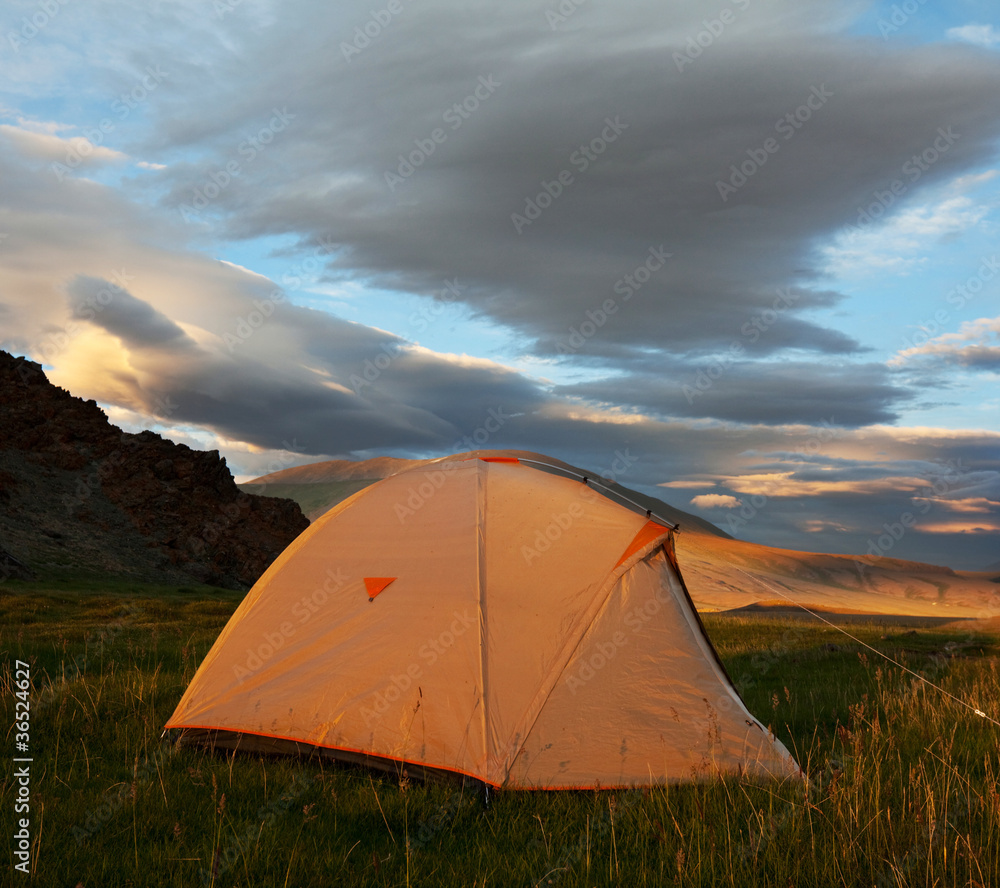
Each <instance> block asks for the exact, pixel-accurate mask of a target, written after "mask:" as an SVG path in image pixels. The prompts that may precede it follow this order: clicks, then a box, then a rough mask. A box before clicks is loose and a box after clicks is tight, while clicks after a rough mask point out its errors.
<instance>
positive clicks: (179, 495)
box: [0, 351, 308, 588]
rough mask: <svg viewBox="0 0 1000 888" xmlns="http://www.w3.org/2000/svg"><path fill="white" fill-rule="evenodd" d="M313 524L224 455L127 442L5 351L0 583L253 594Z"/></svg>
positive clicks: (157, 440)
mask: <svg viewBox="0 0 1000 888" xmlns="http://www.w3.org/2000/svg"><path fill="white" fill-rule="evenodd" d="M307 526H308V521H307V520H306V518H305V517H304V516H303V514H302V511H301V510H300V508H299V506H298V505H297V504H296V503H295V502H293V501H291V500H287V499H275V498H273V497H265V496H252V495H249V494H247V493H244V492H242V491H240V490H239V489H238V488H237V486H236V484H235V482H234V481H233V478H232V475H231V474H230V472H229V469H228V468H227V466H226V461H225V459H223V458H221V457H220V456H219V453H218V451H210V452H203V451H198V450H192V449H191V448H189V447H187V446H185V445H183V444H175V443H173V442H172V441H168V440H165V439H164V438H162V437H160V436H159V435H157V434H155V433H153V432H142V433H140V434H137V435H132V434H127V433H125V432H123V431H122V430H121V429H119V428H118V427H117V426H114V425H112V424H111V423H110V422H109V421H108V418H107V416H106V415H105V414H104V412H103V411H102V410H101V409H100V408H99V407H98V406H97V404H96V403H95V402H94V401H83V400H81V399H80V398H76V397H73V396H72V395H70V394H69V392H67V391H65V390H64V389H61V388H57V387H56V386H54V385H52V384H51V383H50V382H49V381H48V379H47V378H46V376H45V373H44V372H43V371H42V368H41V366H39V365H38V364H35V363H33V362H31V361H28V360H26V359H24V358H16V357H13V356H12V355H10V354H8V353H7V352H4V351H0V578H5V577H7V576H21V577H24V576H28V575H30V574H31V573H32V572H35V573H37V572H39V571H41V572H47V571H53V570H55V571H58V570H73V571H76V572H84V573H98V574H111V575H117V576H124V577H132V578H135V579H143V580H171V581H181V582H183V581H185V580H187V581H190V580H192V579H193V580H196V581H198V582H203V583H210V584H213V585H218V586H226V587H230V588H248V587H249V586H251V585H252V584H253V583H254V582H255V581H256V579H257V578H258V577H259V576H260V575H261V574H262V573H263V572H264V571H265V570H266V569H267V567H268V565H270V563H271V562H272V561H273V560H274V559H275V558H276V557H277V556H278V555H279V554H280V553H281V551H282V550H283V549H284V548H285V547H286V546H287V545H288V544H289V543H290V542H291V541H292V540H294V539H295V537H296V536H298V534H299V533H301V532H302V531H303V530H304V529H305V528H306V527H307Z"/></svg>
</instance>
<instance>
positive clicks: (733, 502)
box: [691, 493, 742, 509]
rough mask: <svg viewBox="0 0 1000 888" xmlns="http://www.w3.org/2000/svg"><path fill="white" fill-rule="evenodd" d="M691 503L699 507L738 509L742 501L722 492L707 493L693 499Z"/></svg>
mask: <svg viewBox="0 0 1000 888" xmlns="http://www.w3.org/2000/svg"><path fill="white" fill-rule="evenodd" d="M691 505H692V506H695V507H696V508H699V509H738V508H739V507H740V505H742V503H741V502H740V500H738V499H737V498H736V497H735V496H725V495H723V494H720V493H706V494H703V495H702V496H696V497H694V498H693V499H692V500H691Z"/></svg>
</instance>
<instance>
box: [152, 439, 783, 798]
mask: <svg viewBox="0 0 1000 888" xmlns="http://www.w3.org/2000/svg"><path fill="white" fill-rule="evenodd" d="M477 454H479V455H473V456H464V458H463V457H455V458H449V459H446V460H444V461H438V462H435V463H431V464H427V465H424V466H420V467H416V468H413V469H410V470H408V471H404V472H401V473H399V474H397V475H394V476H392V477H389V478H386V479H384V480H382V481H379V482H377V483H375V484H373V485H371V486H370V487H367V488H365V489H363V490H361V491H360V492H358V493H356V494H354V495H353V496H351V497H350V498H349V499H346V500H344V501H343V502H341V503H339V504H338V505H336V506H334V507H333V508H332V509H330V511H328V512H327V513H326V514H324V515H323V516H322V517H320V518H319V519H317V520H316V521H315V522H314V523H313V524H312V525H311V526H310V527H309V528H308V529H307V530H306V531H304V532H303V533H302V534H301V535H300V536H299V537H298V539H296V540H295V541H294V542H293V543H292V545H291V546H289V547H288V548H287V549H286V550H285V552H283V553H282V555H281V556H280V557H279V558H278V559H277V560H276V561H275V562H274V564H273V565H272V566H271V567H270V569H269V570H268V571H267V572H266V573H265V574H264V575H263V576H262V577H261V579H260V580H259V581H258V582H257V584H256V585H255V586H254V587H253V589H252V590H251V591H250V592H249V593H248V594H247V596H246V598H245V599H244V601H243V602H242V603H241V605H240V606H239V608H238V609H237V610H236V612H235V613H234V614H233V616H232V618H231V619H230V620H229V623H228V624H227V625H226V627H225V629H224V630H223V631H222V633H221V635H220V636H219V638H218V639H217V641H216V642H215V644H214V646H213V647H212V649H211V650H210V651H209V653H208V655H207V656H206V658H205V660H204V661H203V662H202V664H201V666H200V668H199V669H198V671H197V673H196V674H195V676H194V678H193V680H192V681H191V684H190V686H189V687H188V688H187V691H186V692H185V694H184V696H183V698H182V699H181V701H180V703H179V705H178V706H177V709H176V711H175V712H174V714H173V716H172V717H171V718H170V720H169V722H168V723H167V726H166V727H167V728H180V729H183V732H182V734H181V739H182V740H183V741H184V742H193V743H205V744H209V745H212V746H215V747H221V748H227V749H244V750H251V751H272V752H300V753H301V752H309V753H319V754H322V755H327V756H330V757H332V758H335V759H340V760H345V761H351V762H362V763H367V764H369V765H374V766H376V767H382V768H389V769H398V770H402V768H404V767H405V768H406V769H407V770H408V773H410V774H413V775H417V776H421V775H422V776H441V775H465V776H468V777H472V778H475V779H477V780H480V781H482V782H483V783H485V784H487V785H489V786H494V787H509V788H525V789H581V788H611V787H631V786H637V785H648V784H657V783H664V782H678V781H686V780H695V779H701V778H707V777H711V776H714V775H717V774H720V773H742V774H747V775H751V776H760V777H766V776H777V777H799V776H801V772H800V770H799V768H798V765H797V764H796V763H795V761H794V760H793V759H792V757H791V755H790V754H789V753H788V751H787V750H786V749H785V747H784V746H782V744H781V743H780V742H778V741H777V740H776V739H775V738H774V737H773V736H772V735H770V734H769V732H768V730H767V729H766V728H765V727H764V726H763V725H762V724H761V723H760V722H758V721H757V719H755V718H754V717H753V716H752V715H751V714H750V713H749V712H748V711H747V709H746V707H745V705H744V704H743V701H742V700H741V699H740V697H739V694H738V693H737V692H736V690H735V688H734V687H733V684H732V682H731V681H730V679H729V677H728V676H727V674H726V671H725V669H724V667H723V666H722V664H721V662H720V661H719V659H718V656H717V655H716V653H715V650H714V649H713V647H712V645H711V642H710V641H709V639H708V637H707V636H706V634H705V631H704V629H703V627H702V624H701V621H700V619H699V617H698V614H697V612H696V610H695V608H694V606H693V605H692V603H691V599H690V597H689V596H688V593H687V590H686V589H685V587H684V583H683V581H682V579H681V576H680V572H679V569H678V565H677V560H676V557H675V553H674V547H673V534H674V527H673V526H672V525H671V524H670V523H669V522H667V521H665V520H662V519H659V518H657V517H655V516H652V514H651V513H649V512H645V511H641V510H638V509H636V508H632V507H631V506H630V505H629V504H628V503H625V502H622V501H620V498H618V497H615V496H612V495H608V493H609V492H607V493H606V492H602V491H601V490H599V489H595V486H596V487H601V485H600V484H597V485H595V483H594V482H595V480H599V479H587V478H585V477H582V476H581V477H574V476H573V474H572V472H568V471H564V470H562V469H559V468H557V467H555V466H554V465H545V464H542V463H541V462H539V461H535V460H529V459H523V458H517V457H510V456H491V455H489V452H488V451H487V452H485V455H484V452H482V451H480V452H477Z"/></svg>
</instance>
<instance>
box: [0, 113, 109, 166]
mask: <svg viewBox="0 0 1000 888" xmlns="http://www.w3.org/2000/svg"><path fill="white" fill-rule="evenodd" d="M62 128H63V127H61V126H59V125H58V124H52V125H49V126H44V125H42V126H39V127H37V128H31V129H29V128H27V127H24V126H11V125H10V124H7V123H2V124H0V136H3V137H5V138H6V139H8V140H9V141H10V143H11V144H12V145H13V146H14V147H15V148H16V149H17V150H18V151H19V152H20V153H21V154H22V155H24V156H25V157H27V158H30V159H32V160H42V161H48V162H51V163H60V164H64V165H69V166H72V167H73V168H76V167H79V166H81V165H85V164H86V165H89V164H100V163H118V162H121V161H124V160H128V155H127V154H123V153H122V152H121V151H116V150H115V149H113V148H108V147H107V146H106V145H95V144H93V143H92V142H91V141H90V140H89V139H85V138H84V137H83V136H71V137H68V138H63V137H62V136H58V135H55V132H56V131H57V130H59V129H62Z"/></svg>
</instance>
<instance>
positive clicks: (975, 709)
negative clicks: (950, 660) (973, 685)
mask: <svg viewBox="0 0 1000 888" xmlns="http://www.w3.org/2000/svg"><path fill="white" fill-rule="evenodd" d="M733 567H734V569H735V570H738V571H739V572H740V573H741V574H743V576H745V577H748V578H749V579H751V580H753V581H754V582H755V583H760V585H762V586H763V587H764V588H765V589H768V590H769V591H771V592H774V593H775V594H776V595H778V596H779V597H781V598H784V599H785V601H787V602H789V603H790V604H794V605H795V606H796V607H799V608H802V610H804V611H805V612H806V613H807V614H809V615H810V616H813V617H815V618H816V619H817V620H820V621H821V622H823V623H826V625H827V626H830V627H831V628H833V629H836V630H837V631H838V632H839V633H841V634H842V635H846V636H847V637H848V638H849V639H851V641H855V642H857V643H858V644H860V645H861V646H862V647H865V648H867V649H868V650H870V651H871V652H872V653H873V654H878V655H879V656H880V657H881V658H882V659H883V660H888V661H889V662H890V663H892V665H893V666H898V667H899V668H900V669H902V670H903V671H904V672H908V673H909V674H910V675H912V676H913V677H914V678H919V679H920V680H921V681H922V682H923V683H924V684H927V685H930V686H931V687H932V688H934V690H936V691H940V692H941V693H942V694H944V695H945V696H946V697H950V698H951V699H952V700H954V701H955V702H956V703H958V704H960V705H962V706H964V707H965V708H966V709H971V710H972V711H973V712H974V713H976V715H978V716H979V717H980V718H984V719H986V721H988V722H992V723H993V724H995V725H996V726H997V727H998V728H1000V721H997V720H996V719H995V718H991V717H990V716H988V715H987V714H986V713H985V712H983V710H982V709H979V708H978V707H976V706H973V705H972V704H971V703H966V702H965V700H962V699H961V698H960V697H956V696H955V695H954V694H952V693H950V692H948V691H946V690H945V689H944V688H943V687H941V686H940V685H936V684H934V682H932V681H930V680H929V679H927V678H924V676H922V675H921V674H920V673H919V672H914V671H913V670H912V669H910V668H909V667H907V666H904V665H903V664H902V663H900V662H899V661H897V660H894V659H893V658H892V657H890V656H889V655H888V654H884V653H882V651H880V650H879V649H878V648H874V647H872V646H871V645H870V644H868V643H867V642H865V641H862V640H861V639H860V638H857V637H856V636H854V635H851V633H850V632H848V631H847V630H846V629H844V628H843V627H842V626H838V625H837V624H836V623H834V622H832V621H830V620H828V619H826V618H825V617H824V616H822V615H821V614H818V613H816V612H815V611H812V610H810V609H809V608H807V607H806V606H805V605H804V604H800V603H799V602H798V601H796V600H795V599H794V598H789V597H788V596H787V595H785V593H784V592H782V591H781V590H780V589H776V588H775V587H774V586H772V585H771V584H770V583H765V582H764V581H763V580H762V579H760V578H759V577H755V576H753V575H752V574H749V573H747V572H746V571H745V570H743V569H742V568H740V567H736V566H735V565H733ZM762 600H763V599H758V601H762Z"/></svg>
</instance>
